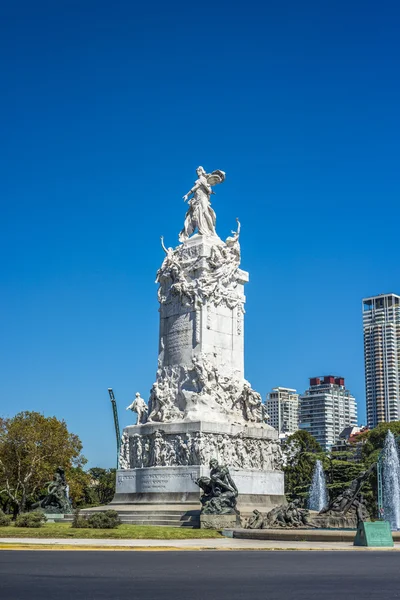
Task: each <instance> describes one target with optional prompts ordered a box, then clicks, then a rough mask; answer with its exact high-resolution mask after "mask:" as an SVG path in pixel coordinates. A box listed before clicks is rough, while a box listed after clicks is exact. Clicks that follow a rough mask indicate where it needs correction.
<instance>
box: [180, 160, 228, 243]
mask: <svg viewBox="0 0 400 600" xmlns="http://www.w3.org/2000/svg"><path fill="white" fill-rule="evenodd" d="M196 173H197V177H198V178H197V180H196V181H195V184H194V186H193V187H192V188H191V189H190V190H189V192H188V193H187V194H185V195H184V196H183V200H184V202H186V201H187V200H189V197H190V196H192V198H191V199H190V200H189V208H188V211H187V213H186V217H185V224H184V227H183V229H182V231H181V232H180V234H179V241H180V242H184V241H185V240H187V239H188V238H189V237H190V236H191V235H192V233H194V232H195V230H196V229H197V230H198V232H199V234H200V235H207V236H211V235H215V221H216V217H215V212H214V210H213V209H212V208H211V203H210V196H211V194H213V193H214V192H213V191H212V187H211V186H213V185H216V184H217V183H222V182H223V181H224V180H225V173H224V172H223V171H219V170H217V171H213V172H212V173H206V172H205V170H204V169H203V167H198V168H197V169H196Z"/></svg>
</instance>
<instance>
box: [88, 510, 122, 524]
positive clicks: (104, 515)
mask: <svg viewBox="0 0 400 600" xmlns="http://www.w3.org/2000/svg"><path fill="white" fill-rule="evenodd" d="M88 524H89V527H91V528H92V529H115V528H116V527H118V525H120V524H121V521H120V519H119V517H118V513H117V512H116V511H115V510H106V511H104V512H95V513H93V514H91V515H90V516H89V517H88Z"/></svg>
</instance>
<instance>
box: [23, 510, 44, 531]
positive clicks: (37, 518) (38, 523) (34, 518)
mask: <svg viewBox="0 0 400 600" xmlns="http://www.w3.org/2000/svg"><path fill="white" fill-rule="evenodd" d="M46 521H47V519H46V515H45V514H44V513H42V512H40V511H33V512H28V513H21V514H20V515H18V517H17V518H16V520H15V527H42V526H43V523H46Z"/></svg>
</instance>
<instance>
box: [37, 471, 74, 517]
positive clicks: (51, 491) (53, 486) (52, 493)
mask: <svg viewBox="0 0 400 600" xmlns="http://www.w3.org/2000/svg"><path fill="white" fill-rule="evenodd" d="M68 492H69V486H68V484H67V482H66V480H65V471H64V469H63V468H62V467H58V468H57V469H56V472H55V474H54V477H53V481H50V482H49V483H48V485H47V496H45V497H44V498H43V499H42V500H40V501H39V502H36V503H35V504H33V505H32V509H33V510H35V509H41V510H43V511H44V512H45V513H53V514H55V513H60V514H68V513H71V512H72V506H71V502H70V500H69V497H68Z"/></svg>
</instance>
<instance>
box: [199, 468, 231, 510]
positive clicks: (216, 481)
mask: <svg viewBox="0 0 400 600" xmlns="http://www.w3.org/2000/svg"><path fill="white" fill-rule="evenodd" d="M196 484H197V485H198V486H199V487H200V488H201V489H202V490H203V495H202V496H201V498H200V501H201V504H202V509H201V514H203V515H228V514H239V512H238V510H237V509H236V502H237V496H238V494H239V492H238V489H237V487H236V485H235V482H234V481H233V479H232V477H231V475H230V473H229V469H228V467H226V466H223V465H219V464H218V461H217V460H216V459H215V458H212V459H211V460H210V477H199V478H198V479H196Z"/></svg>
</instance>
